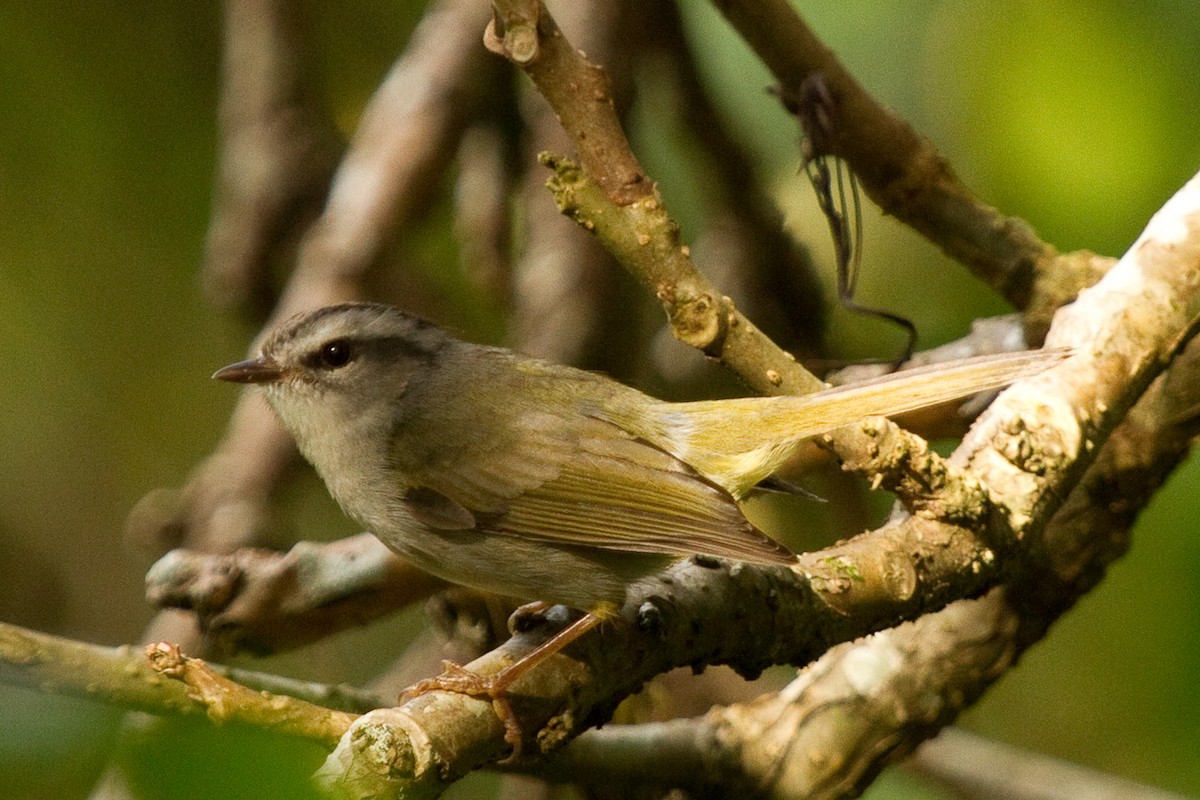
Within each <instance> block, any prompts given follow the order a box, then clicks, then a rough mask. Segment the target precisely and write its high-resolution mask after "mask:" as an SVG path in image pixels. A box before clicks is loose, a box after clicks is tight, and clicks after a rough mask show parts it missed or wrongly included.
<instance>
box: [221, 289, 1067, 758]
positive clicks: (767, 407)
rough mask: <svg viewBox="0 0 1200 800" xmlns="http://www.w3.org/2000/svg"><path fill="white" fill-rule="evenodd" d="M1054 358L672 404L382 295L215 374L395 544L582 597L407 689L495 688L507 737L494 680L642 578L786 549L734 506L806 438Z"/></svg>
mask: <svg viewBox="0 0 1200 800" xmlns="http://www.w3.org/2000/svg"><path fill="white" fill-rule="evenodd" d="M1064 355H1065V354H1064V352H1063V351H1029V352H1024V353H1007V354H1000V355H992V356H982V357H976V358H971V359H963V360H960V361H958V362H953V363H945V364H937V365H932V366H929V367H923V368H918V369H912V370H905V371H901V372H897V373H893V374H889V375H886V376H883V377H882V378H877V379H873V380H870V381H864V382H861V383H856V384H849V385H844V386H838V387H833V388H827V389H824V390H822V391H818V392H815V393H811V394H807V395H803V396H776V397H742V398H731V399H719V400H701V401H693V402H668V401H663V400H658V399H656V398H653V397H651V396H649V395H647V394H645V393H643V392H641V391H640V390H638V389H635V388H633V387H630V386H627V385H625V384H622V383H620V382H618V381H616V380H614V379H612V378H609V377H607V376H605V375H602V374H599V373H596V372H589V371H585V370H581V369H576V368H573V367H569V366H564V365H560V364H555V363H551V362H548V361H544V360H540V359H536V358H532V357H528V356H524V355H520V354H518V353H515V352H513V351H511V350H508V349H505V348H501V347H493V346H486V345H480V344H475V343H471V342H466V341H463V340H461V339H459V338H456V337H455V336H453V335H451V334H450V333H449V332H448V331H446V330H445V329H443V328H441V327H439V326H437V325H435V324H433V323H431V322H429V321H427V320H425V319H422V318H421V317H419V316H416V315H413V314H410V313H407V312H405V311H403V310H400V309H398V308H395V307H393V306H389V305H383V304H377V303H344V304H339V305H333V306H327V307H323V308H319V309H316V310H312V311H308V312H304V313H301V314H298V315H296V316H294V317H292V318H290V319H289V320H286V321H284V322H283V323H282V324H280V325H279V326H278V327H277V328H275V329H274V330H273V331H272V332H270V333H269V334H268V335H267V336H266V338H265V339H263V341H262V344H261V347H260V348H259V351H258V353H257V355H255V356H254V357H252V358H249V359H247V360H244V361H240V362H238V363H235V364H230V365H229V366H226V367H223V368H221V369H219V370H217V371H216V373H215V374H214V376H213V377H214V378H217V379H219V380H223V381H231V382H234V383H242V384H253V385H257V386H259V387H261V388H262V389H263V391H264V393H265V396H266V400H267V402H268V403H269V404H270V406H271V407H272V408H273V409H274V411H275V413H276V414H277V415H278V417H279V420H280V421H281V423H282V424H283V426H284V427H285V428H286V429H287V430H288V431H289V432H290V433H291V434H292V436H293V437H294V438H295V440H296V443H297V445H298V447H299V450H300V452H301V453H302V454H303V456H304V457H305V458H306V459H307V460H308V461H309V462H310V463H311V464H312V465H313V467H314V468H315V469H316V471H317V473H318V474H319V475H320V477H321V478H322V480H323V481H324V483H325V485H326V486H327V487H328V489H329V492H330V493H331V494H332V496H333V497H334V499H335V500H336V501H337V502H338V504H339V505H340V506H341V508H342V509H343V510H344V511H345V512H346V514H347V515H348V516H350V517H351V518H352V519H354V520H355V521H356V522H357V523H359V524H361V525H362V526H364V527H365V528H366V529H367V530H369V531H371V532H372V533H374V534H375V535H376V536H377V537H379V538H380V539H381V540H382V541H383V542H384V543H385V544H386V545H387V546H388V547H390V548H391V549H392V550H393V551H394V552H396V553H397V554H398V555H399V556H400V557H402V558H403V559H405V560H407V561H409V562H410V563H412V564H413V565H415V566H416V567H418V568H420V569H423V570H426V571H428V572H430V573H432V574H434V575H437V576H439V577H441V578H444V579H445V580H447V581H449V582H451V583H455V584H459V585H463V586H467V587H470V588H474V589H478V590H482V591H486V592H493V593H496V594H501V595H508V596H512V597H515V598H519V599H522V600H526V601H533V602H535V603H540V604H562V605H565V606H568V607H570V608H572V609H576V610H578V611H582V612H585V613H584V615H583V616H582V617H580V618H579V619H577V620H576V621H575V622H573V623H572V624H571V625H569V626H567V627H565V628H563V629H562V630H561V631H559V632H558V633H557V634H556V635H554V636H552V637H551V638H550V639H548V640H547V641H546V642H544V643H543V644H542V645H541V646H539V647H538V648H535V649H534V650H533V651H532V652H530V653H529V654H527V655H526V656H525V657H523V658H521V659H519V660H518V661H517V662H515V663H513V664H511V665H509V666H507V667H505V668H504V669H502V670H501V671H500V672H498V673H496V674H495V675H492V676H478V675H474V673H470V672H468V671H466V670H464V669H462V668H460V667H457V666H455V665H447V671H446V672H445V673H444V674H443V675H442V676H441V677H440V678H435V679H431V680H430V681H428V682H422V684H423V685H419V687H420V689H419V690H420V691H425V690H427V689H430V688H445V689H451V690H454V691H464V692H466V693H469V694H479V695H488V696H491V697H492V698H493V700H494V701H497V702H499V703H500V705H498V706H497V708H498V713H500V714H501V716H502V719H503V721H504V723H505V729H506V738H507V739H509V741H510V742H512V743H513V744H514V749H515V748H517V747H518V746H519V741H520V732H519V727H517V726H516V723H515V721H514V720H513V719H512V715H511V709H508V707H507V705H506V701H504V700H503V698H504V695H505V692H506V690H507V688H508V687H509V686H510V685H511V684H512V683H513V682H514V681H515V680H516V679H517V678H518V677H520V676H521V675H523V674H525V673H526V672H527V671H528V670H529V669H531V668H532V667H533V666H534V665H536V664H537V663H540V662H541V661H543V660H544V659H545V658H548V657H549V656H550V655H553V653H555V652H557V651H558V650H559V649H561V648H562V647H564V646H566V645H567V644H569V643H570V642H571V641H573V640H574V639H575V638H578V636H580V635H582V634H583V633H584V632H586V631H587V630H589V629H591V628H592V627H595V626H596V625H597V624H599V623H600V622H602V621H605V620H609V619H613V618H614V617H616V616H618V614H619V609H620V608H621V607H622V605H623V604H624V603H625V601H626V598H627V597H629V596H630V593H631V592H634V591H636V589H637V587H638V585H639V583H640V582H642V581H646V580H648V579H650V578H651V577H653V576H654V575H656V574H658V573H660V572H661V571H662V570H663V569H665V568H666V567H667V566H669V565H670V564H671V563H672V562H674V561H676V560H679V559H681V558H685V557H688V556H695V555H705V556H712V557H717V558H721V559H727V560H731V561H740V562H746V563H752V564H763V565H775V566H782V567H787V566H789V565H794V564H796V562H797V557H796V555H795V554H794V553H792V552H791V551H790V550H788V549H787V548H785V547H784V546H783V545H781V544H779V543H778V542H776V541H775V540H774V539H772V538H770V537H769V536H767V535H766V534H765V533H763V532H762V531H760V530H759V529H758V528H756V527H755V526H754V525H753V524H751V523H750V521H749V520H748V519H747V518H746V516H745V515H744V514H743V513H742V510H741V507H740V505H739V501H740V500H742V499H743V498H745V497H746V496H747V495H748V494H750V493H751V492H753V491H754V490H755V489H756V488H758V487H760V486H763V485H764V482H767V481H770V480H771V478H772V476H773V475H774V473H775V472H776V471H777V470H779V469H780V468H781V467H782V466H783V465H784V464H785V463H786V462H787V461H788V459H789V458H790V457H791V456H792V455H793V454H794V453H795V451H796V449H797V448H798V447H800V446H801V445H802V444H803V443H804V442H805V440H807V439H810V438H812V437H814V436H818V435H820V434H824V433H828V432H830V431H832V430H834V429H836V428H839V427H841V426H844V425H847V424H850V423H853V422H856V421H858V420H860V419H862V418H864V417H867V416H874V415H882V416H890V415H894V414H899V413H903V412H906V411H911V410H914V409H917V408H921V407H925V406H929V405H933V404H937V403H941V402H946V401H949V400H953V399H956V398H959V397H962V396H965V395H968V394H973V393H975V392H979V391H983V390H988V389H994V388H997V387H999V386H1003V385H1005V384H1008V383H1011V382H1013V381H1015V380H1019V379H1021V378H1024V377H1028V376H1031V375H1035V374H1037V373H1040V372H1041V371H1043V370H1045V369H1046V368H1048V367H1049V366H1051V365H1053V364H1055V363H1057V362H1058V361H1060V360H1061V359H1062V358H1063V357H1064ZM418 693H419V692H418ZM506 709H507V710H506ZM505 714H507V715H508V716H507V718H506V717H505Z"/></svg>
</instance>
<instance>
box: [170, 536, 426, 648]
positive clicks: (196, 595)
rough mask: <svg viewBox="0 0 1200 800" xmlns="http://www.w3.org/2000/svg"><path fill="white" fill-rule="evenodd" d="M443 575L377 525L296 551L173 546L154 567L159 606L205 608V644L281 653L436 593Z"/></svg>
mask: <svg viewBox="0 0 1200 800" xmlns="http://www.w3.org/2000/svg"><path fill="white" fill-rule="evenodd" d="M443 585H444V584H443V582H442V581H440V580H438V579H437V578H434V577H432V576H430V575H428V574H426V573H424V572H421V571H420V570H417V569H414V568H413V567H411V566H409V565H408V564H406V563H405V562H403V561H401V560H400V559H399V558H397V557H396V556H395V554H393V553H392V551H391V550H389V549H388V548H387V547H386V546H385V545H384V544H383V543H382V542H380V541H379V540H378V539H377V538H375V536H373V535H372V534H369V533H363V534H359V535H358V536H353V537H350V538H348V539H341V540H338V541H336V542H332V543H330V544H312V543H309V542H301V543H299V544H297V545H296V546H294V547H293V548H292V549H291V550H290V551H289V552H288V553H286V554H285V553H278V552H275V551H271V550H258V549H242V550H238V551H237V552H235V553H232V554H230V555H209V554H206V553H198V552H193V551H187V550H172V551H171V552H169V553H167V554H166V555H165V556H163V557H162V558H161V559H159V561H158V562H157V563H156V564H155V565H154V566H153V567H151V568H150V571H149V572H148V573H147V574H146V597H147V599H148V600H149V601H150V602H151V603H153V604H154V605H156V606H158V607H160V608H181V609H186V610H191V611H195V612H196V617H197V622H198V623H199V626H200V631H201V632H202V633H203V634H204V637H205V644H206V650H207V651H209V652H212V653H214V654H216V655H218V656H222V655H229V654H232V653H237V652H242V651H249V652H251V653H254V654H256V655H265V654H268V653H277V652H281V651H284V650H289V649H293V648H295V647H299V646H301V645H304V644H308V643H310V642H313V641H316V640H318V639H320V638H323V637H324V636H327V635H329V634H331V633H334V632H335V631H339V630H343V629H345V628H349V627H353V626H357V625H364V624H366V623H367V622H370V621H371V620H373V619H378V618H379V617H382V616H385V615H387V614H390V613H393V612H394V611H396V610H397V609H399V608H403V607H404V606H406V605H408V604H410V603H412V602H414V601H416V600H420V599H423V598H425V597H428V596H429V595H430V594H431V593H432V592H434V591H436V590H437V589H439V588H441V587H442V586H443Z"/></svg>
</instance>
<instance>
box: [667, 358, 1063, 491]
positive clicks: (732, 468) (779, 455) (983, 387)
mask: <svg viewBox="0 0 1200 800" xmlns="http://www.w3.org/2000/svg"><path fill="white" fill-rule="evenodd" d="M1070 354H1071V351H1069V350H1031V351H1027V352H1019V353H1002V354H998V355H988V356H978V357H975V358H966V359H962V360H959V361H951V362H944V363H940V364H930V365H928V366H924V367H917V368H914V369H908V370H903V371H900V372H895V373H892V374H889V375H884V376H882V377H879V378H874V379H871V380H867V381H862V382H860V383H851V384H846V385H844V386H835V387H832V388H829V389H824V390H822V391H819V392H814V393H812V394H807V395H801V396H780V397H744V398H736V399H732V400H705V401H700V402H694V403H664V404H662V405H661V406H660V407H659V415H658V416H659V417H660V419H659V422H660V425H661V428H660V431H661V433H662V436H663V437H664V438H665V439H666V440H667V441H666V442H664V443H663V444H664V445H665V446H666V449H668V450H670V451H672V452H673V453H674V454H675V455H676V456H677V457H678V458H681V459H682V460H683V461H686V462H687V463H688V464H691V465H692V466H693V467H695V468H696V470H697V471H699V472H700V473H701V474H703V475H705V476H706V477H708V478H710V479H711V480H713V481H715V482H717V483H719V484H720V485H721V486H723V487H725V488H726V489H728V490H729V491H730V492H732V493H733V494H734V495H735V496H741V495H743V494H745V492H747V491H749V489H750V488H751V487H753V486H754V485H755V484H757V483H758V482H759V481H761V480H762V479H764V478H766V477H767V476H768V475H770V474H771V473H773V472H774V471H775V470H777V469H779V467H781V466H782V465H783V463H784V461H786V460H787V458H788V457H789V456H790V455H791V454H792V452H793V451H794V450H795V448H796V446H797V445H798V444H799V443H800V442H801V441H802V440H804V439H808V438H810V437H813V436H818V435H820V434H822V433H827V432H829V431H832V430H834V429H836V428H840V427H842V426H843V425H848V424H850V423H853V422H856V421H858V420H860V419H862V418H863V417H869V416H885V417H886V416H893V415H896V414H902V413H904V412H906V411H914V410H916V409H919V408H925V407H927V406H933V405H937V404H938V403H944V402H948V401H950V400H956V399H958V398H960V397H965V396H967V395H971V394H975V393H976V392H982V391H987V390H989V389H996V388H999V387H1001V386H1005V385H1007V384H1010V383H1013V382H1015V381H1019V380H1022V379H1023V378H1028V377H1031V376H1033V375H1037V374H1039V373H1041V372H1043V371H1045V370H1046V369H1048V368H1050V367H1052V366H1054V365H1055V364H1057V363H1059V362H1060V361H1062V360H1063V359H1064V358H1066V357H1067V356H1069V355H1070Z"/></svg>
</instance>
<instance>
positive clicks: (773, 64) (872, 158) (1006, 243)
mask: <svg viewBox="0 0 1200 800" xmlns="http://www.w3.org/2000/svg"><path fill="white" fill-rule="evenodd" d="M713 5H714V6H716V7H717V8H718V9H719V10H720V11H721V13H723V14H724V15H725V17H726V18H727V19H728V20H729V22H730V24H732V25H733V27H734V28H735V29H736V30H737V31H738V33H739V34H741V36H742V37H743V38H744V39H745V40H746V43H747V44H749V45H750V47H751V48H752V49H753V50H754V52H755V53H756V54H757V55H758V57H759V58H760V59H762V61H763V63H764V64H766V66H767V68H768V69H770V70H771V72H772V73H773V74H774V75H775V78H776V79H777V80H778V81H779V83H780V86H781V96H782V97H783V98H784V99H785V101H788V102H791V103H795V102H798V101H800V98H801V91H802V90H801V86H802V85H803V84H804V82H805V80H806V79H807V78H808V77H809V76H810V75H813V74H817V73H819V74H820V75H821V76H822V78H823V79H824V82H825V83H826V85H827V86H828V87H829V90H830V94H831V95H832V98H833V101H834V105H833V109H832V110H831V113H832V114H833V119H832V120H831V121H830V124H831V128H832V136H830V137H829V139H828V141H827V142H823V143H822V144H823V145H825V147H826V148H827V149H828V151H829V152H828V154H829V155H836V156H838V157H840V158H842V159H843V160H845V162H846V163H847V164H848V165H849V166H850V168H851V169H852V170H853V171H854V174H855V175H857V176H858V179H859V181H861V183H862V186H863V189H864V190H865V191H866V193H867V195H868V196H869V197H870V198H871V199H872V200H874V201H875V202H876V203H877V204H878V205H879V207H880V208H881V209H883V211H884V212H885V213H887V214H891V215H893V216H895V217H896V218H897V219H899V220H900V221H901V222H904V223H905V224H907V225H909V226H910V227H912V228H913V229H914V230H916V231H917V232H919V233H921V234H922V235H923V236H925V237H926V238H928V239H929V240H930V241H931V242H933V243H934V244H936V245H937V246H938V247H940V248H941V249H942V250H943V251H945V252H946V254H947V255H949V256H950V257H951V258H954V259H956V260H958V261H960V262H961V263H963V264H965V265H966V266H968V267H969V268H970V269H971V270H972V271H973V272H974V273H975V274H976V275H977V276H978V277H979V278H981V279H982V280H983V281H985V282H986V283H987V284H988V285H990V286H992V287H993V288H994V289H996V290H997V291H998V292H1000V294H1001V295H1003V296H1004V297H1005V298H1006V299H1007V300H1008V301H1009V302H1011V303H1012V304H1013V305H1015V306H1016V307H1018V308H1025V307H1027V306H1028V305H1029V304H1030V301H1031V298H1032V297H1033V294H1034V288H1035V282H1036V280H1037V276H1038V275H1039V273H1043V272H1055V273H1058V274H1061V275H1064V276H1066V275H1079V270H1078V269H1076V266H1077V265H1076V264H1075V263H1074V261H1075V259H1076V258H1082V259H1087V258H1090V256H1091V254H1081V255H1080V256H1077V257H1076V256H1068V257H1063V258H1067V259H1069V260H1070V261H1071V262H1072V263H1070V264H1064V265H1062V267H1061V268H1060V267H1058V266H1057V265H1053V262H1054V261H1055V259H1058V258H1060V255H1059V253H1058V252H1057V251H1056V250H1055V249H1054V248H1053V247H1052V246H1050V245H1049V244H1046V243H1045V242H1043V241H1042V240H1041V239H1039V238H1038V237H1037V234H1036V233H1035V232H1034V231H1033V229H1032V228H1031V227H1030V226H1029V225H1028V224H1027V223H1025V222H1024V221H1023V220H1020V219H1018V218H1016V217H1006V216H1003V215H1002V214H1000V213H999V212H998V211H997V210H996V209H994V208H992V207H991V206H988V205H986V204H984V203H983V202H981V201H980V200H979V199H978V198H976V197H975V196H974V195H973V194H972V193H971V192H970V191H969V190H968V189H967V188H966V186H964V185H963V184H962V182H961V181H959V179H958V177H957V176H956V175H955V174H954V172H953V170H952V169H951V167H950V165H949V164H948V163H947V161H946V160H945V158H943V157H942V156H941V155H940V154H939V153H938V152H937V150H936V149H935V148H934V146H933V145H932V143H930V142H929V140H928V139H926V138H924V137H923V136H921V135H920V134H918V133H917V132H916V131H915V130H913V129H912V127H911V126H910V125H909V124H908V123H907V122H906V121H905V120H903V119H902V118H901V117H900V116H899V115H898V114H896V113H895V112H893V111H892V110H890V109H888V108H886V107H884V106H883V105H881V104H880V103H879V102H878V101H877V100H875V98H873V97H872V96H871V95H870V94H868V93H867V91H866V90H865V89H863V87H862V86H861V85H860V84H859V83H858V81H856V80H855V79H854V77H853V76H852V75H851V74H850V73H849V72H848V71H847V70H846V68H845V67H844V66H843V65H842V63H841V62H840V61H838V59H837V56H835V55H834V54H833V52H832V51H831V50H829V49H828V48H827V47H826V46H825V45H824V44H823V43H822V42H821V41H820V40H819V39H818V38H817V36H816V35H815V34H814V33H813V32H812V30H811V29H809V27H808V26H807V25H806V24H805V23H804V21H803V20H802V19H801V18H800V16H799V14H797V13H796V11H795V10H794V9H793V8H792V7H791V6H790V5H789V4H788V3H787V2H786V0H753V2H748V1H747V0H713ZM1075 288H1076V291H1077V290H1078V288H1081V287H1079V286H1076V287H1075ZM1071 296H1073V295H1071Z"/></svg>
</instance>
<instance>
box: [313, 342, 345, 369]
mask: <svg viewBox="0 0 1200 800" xmlns="http://www.w3.org/2000/svg"><path fill="white" fill-rule="evenodd" d="M316 356H317V357H316V362H317V365H318V366H321V367H324V368H326V369H337V368H338V367H344V366H346V365H347V364H349V363H350V359H351V358H353V357H354V348H353V347H351V346H350V343H349V342H347V341H346V340H345V339H332V340H330V341H328V342H325V344H323V345H321V349H320V350H318V351H317V353H316Z"/></svg>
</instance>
